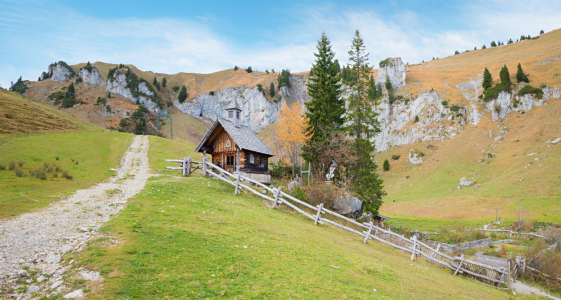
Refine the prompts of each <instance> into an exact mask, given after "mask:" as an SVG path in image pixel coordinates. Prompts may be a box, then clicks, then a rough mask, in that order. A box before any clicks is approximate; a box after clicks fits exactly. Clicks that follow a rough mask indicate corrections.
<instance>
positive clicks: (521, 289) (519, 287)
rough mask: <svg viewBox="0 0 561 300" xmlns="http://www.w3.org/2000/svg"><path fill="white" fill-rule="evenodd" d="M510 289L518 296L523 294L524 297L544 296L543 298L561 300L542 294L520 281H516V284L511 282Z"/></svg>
mask: <svg viewBox="0 0 561 300" xmlns="http://www.w3.org/2000/svg"><path fill="white" fill-rule="evenodd" d="M510 287H511V288H512V289H513V290H514V291H515V292H517V293H519V294H525V295H531V294H534V295H537V296H544V297H548V298H550V299H554V300H561V299H560V298H557V297H555V296H552V295H549V294H547V293H545V292H542V291H541V290H540V289H538V288H535V287H533V286H529V285H526V284H524V283H522V282H520V280H518V281H516V282H512V283H510Z"/></svg>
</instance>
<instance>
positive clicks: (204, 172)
mask: <svg viewBox="0 0 561 300" xmlns="http://www.w3.org/2000/svg"><path fill="white" fill-rule="evenodd" d="M203 176H206V151H204V152H203Z"/></svg>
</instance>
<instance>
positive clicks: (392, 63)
mask: <svg viewBox="0 0 561 300" xmlns="http://www.w3.org/2000/svg"><path fill="white" fill-rule="evenodd" d="M386 77H388V78H389V79H390V82H391V83H392V86H393V88H394V89H398V88H400V87H403V86H405V85H406V83H405V79H407V70H406V67H405V64H404V63H403V62H402V61H401V57H396V58H387V59H385V60H383V61H382V62H380V69H379V70H378V75H376V85H378V84H380V86H382V87H384V89H385V86H384V83H385V82H386Z"/></svg>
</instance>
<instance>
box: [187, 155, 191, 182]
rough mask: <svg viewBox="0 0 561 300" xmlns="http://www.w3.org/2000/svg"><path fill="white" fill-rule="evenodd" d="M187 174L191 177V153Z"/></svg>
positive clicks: (188, 159)
mask: <svg viewBox="0 0 561 300" xmlns="http://www.w3.org/2000/svg"><path fill="white" fill-rule="evenodd" d="M187 176H189V177H191V155H189V157H188V158H187Z"/></svg>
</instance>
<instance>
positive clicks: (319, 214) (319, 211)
mask: <svg viewBox="0 0 561 300" xmlns="http://www.w3.org/2000/svg"><path fill="white" fill-rule="evenodd" d="M322 208H323V203H320V205H319V207H318V213H317V215H316V220H315V222H314V223H315V224H316V225H317V224H318V221H319V217H320V216H321V209H322Z"/></svg>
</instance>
